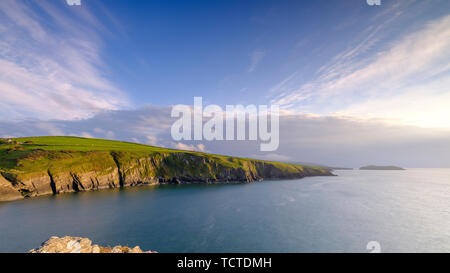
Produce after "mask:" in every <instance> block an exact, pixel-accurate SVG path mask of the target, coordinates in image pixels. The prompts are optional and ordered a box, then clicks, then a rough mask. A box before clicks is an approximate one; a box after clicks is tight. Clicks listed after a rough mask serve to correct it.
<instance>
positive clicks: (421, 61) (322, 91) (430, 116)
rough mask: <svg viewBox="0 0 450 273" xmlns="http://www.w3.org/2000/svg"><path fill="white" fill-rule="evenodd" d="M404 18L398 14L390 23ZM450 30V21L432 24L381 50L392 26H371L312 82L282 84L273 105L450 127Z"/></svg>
mask: <svg viewBox="0 0 450 273" xmlns="http://www.w3.org/2000/svg"><path fill="white" fill-rule="evenodd" d="M400 15H401V13H399V12H398V11H397V12H395V13H394V14H393V15H392V16H391V17H390V18H391V20H395V18H396V17H395V16H400ZM449 25H450V16H444V17H441V18H438V19H435V20H432V21H430V22H428V23H427V24H426V25H424V26H422V27H421V28H418V29H415V30H414V31H410V33H407V34H403V35H401V36H400V37H399V38H396V39H393V40H392V39H391V40H390V41H389V42H388V43H385V44H387V46H384V47H381V48H380V49H378V46H379V45H378V41H379V39H380V36H381V34H380V31H381V30H385V29H386V27H387V26H389V21H387V22H385V23H384V24H382V25H379V26H377V27H370V28H368V29H367V30H366V38H365V39H363V40H362V41H361V42H359V43H357V44H356V45H354V46H353V47H351V48H349V49H348V50H345V51H344V52H341V53H340V54H338V55H337V56H335V58H333V59H332V60H331V61H330V62H329V63H328V64H326V65H324V66H322V67H320V68H319V69H318V70H317V73H316V76H315V77H314V78H313V79H311V80H310V81H307V82H301V83H300V82H298V80H297V79H298V75H297V74H296V73H293V74H292V75H290V76H289V77H287V78H286V79H285V80H283V81H282V82H280V83H279V84H278V85H277V86H275V87H274V88H273V90H272V91H271V92H272V93H277V95H274V97H273V99H272V103H274V104H280V105H282V106H283V107H284V108H285V109H290V110H294V111H297V112H299V111H307V112H308V111H309V112H313V113H320V114H333V113H341V114H345V115H355V116H358V117H382V118H386V119H389V118H391V119H392V120H395V121H396V122H402V123H406V124H414V125H420V126H426V127H436V126H438V127H450V123H449V121H448V118H446V117H448V116H450V110H449V109H450V100H449V99H448V98H449V96H450V90H449V89H448V82H449V81H450V55H449V54H448V52H450V28H449V27H448V26H449ZM375 45H376V46H375ZM446 83H447V84H446ZM421 102H422V103H421ZM426 102H428V103H426ZM399 109H401V111H399ZM417 113H423V114H425V116H423V115H422V116H420V117H419V116H418V114H417ZM413 117H415V118H413Z"/></svg>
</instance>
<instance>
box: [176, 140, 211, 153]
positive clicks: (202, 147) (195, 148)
mask: <svg viewBox="0 0 450 273" xmlns="http://www.w3.org/2000/svg"><path fill="white" fill-rule="evenodd" d="M173 147H174V148H175V149H180V150H185V151H197V152H207V151H206V149H205V145H204V144H201V143H200V144H197V145H194V144H185V143H182V142H178V143H175V144H174V145H173Z"/></svg>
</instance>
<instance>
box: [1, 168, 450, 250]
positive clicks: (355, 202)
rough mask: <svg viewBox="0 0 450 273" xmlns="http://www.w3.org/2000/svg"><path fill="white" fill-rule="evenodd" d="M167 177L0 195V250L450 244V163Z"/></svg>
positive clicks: (388, 247)
mask: <svg viewBox="0 0 450 273" xmlns="http://www.w3.org/2000/svg"><path fill="white" fill-rule="evenodd" d="M335 173H336V174H338V175H339V176H337V177H311V178H305V179H300V180H284V181H264V182H261V183H251V184H237V185H163V186H147V187H138V188H128V189H122V190H105V191H99V192H86V193H75V194H64V195H59V196H47V197H39V198H35V199H29V200H22V201H16V202H8V203H0V219H1V220H0V252H24V251H27V250H29V249H31V248H34V247H37V246H39V245H40V243H41V242H42V241H44V240H46V239H48V238H49V237H50V236H52V235H57V236H63V235H72V236H82V237H89V238H90V239H92V240H93V241H94V242H95V243H98V244H101V245H117V244H122V245H131V246H134V245H139V246H141V247H142V248H143V249H151V250H157V251H159V252H368V250H366V245H367V243H368V242H369V241H377V242H379V243H380V245H381V251H383V252H419V251H420V252H431V251H438V252H450V169H410V170H407V171H359V170H354V171H344V170H342V171H335Z"/></svg>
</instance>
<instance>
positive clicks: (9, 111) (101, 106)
mask: <svg viewBox="0 0 450 273" xmlns="http://www.w3.org/2000/svg"><path fill="white" fill-rule="evenodd" d="M0 14H1V16H0V24H1V25H4V26H6V27H5V28H1V29H0V37H1V41H2V42H0V114H1V116H2V117H8V118H10V119H11V118H12V119H14V118H16V119H17V118H27V117H34V118H41V119H75V118H86V117H89V116H91V115H92V114H94V113H96V112H99V111H102V110H108V109H120V108H123V107H126V106H127V105H128V101H127V98H126V96H125V95H124V94H123V93H122V92H121V91H120V90H119V89H118V88H117V87H116V86H115V85H114V83H113V82H111V81H110V80H109V79H108V77H107V75H106V73H105V72H107V67H106V66H105V64H104V62H103V61H102V54H101V49H102V37H101V36H100V35H99V34H98V31H99V30H101V29H102V28H104V27H103V25H102V24H101V22H100V21H99V20H97V19H96V18H95V16H93V15H92V14H91V13H90V12H89V10H88V8H87V6H82V7H77V8H73V7H69V6H67V5H66V4H65V3H64V2H51V3H50V2H45V1H36V2H21V1H12V0H5V1H2V4H1V5H0Z"/></svg>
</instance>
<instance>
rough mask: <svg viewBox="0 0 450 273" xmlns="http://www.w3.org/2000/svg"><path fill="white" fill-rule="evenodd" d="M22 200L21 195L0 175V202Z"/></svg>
mask: <svg viewBox="0 0 450 273" xmlns="http://www.w3.org/2000/svg"><path fill="white" fill-rule="evenodd" d="M20 198H22V194H20V192H19V191H18V190H16V189H15V188H14V187H13V185H12V184H11V183H10V182H9V181H7V180H6V179H5V178H4V177H3V176H2V175H0V200H2V201H11V200H16V199H20Z"/></svg>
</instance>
